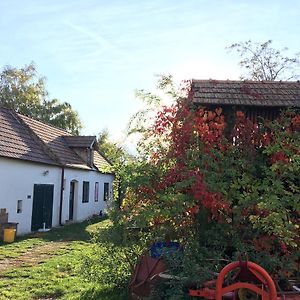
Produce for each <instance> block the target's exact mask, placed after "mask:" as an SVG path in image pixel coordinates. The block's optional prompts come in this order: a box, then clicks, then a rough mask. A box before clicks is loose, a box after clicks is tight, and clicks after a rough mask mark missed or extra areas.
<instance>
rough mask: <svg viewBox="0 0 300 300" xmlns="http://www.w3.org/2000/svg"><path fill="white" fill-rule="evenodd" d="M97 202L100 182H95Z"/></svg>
mask: <svg viewBox="0 0 300 300" xmlns="http://www.w3.org/2000/svg"><path fill="white" fill-rule="evenodd" d="M94 199H95V202H98V200H99V182H95V195H94Z"/></svg>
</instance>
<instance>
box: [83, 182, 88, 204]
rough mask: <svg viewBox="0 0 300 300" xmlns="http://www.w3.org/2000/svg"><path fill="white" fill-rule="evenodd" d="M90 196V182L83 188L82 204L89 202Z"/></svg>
mask: <svg viewBox="0 0 300 300" xmlns="http://www.w3.org/2000/svg"><path fill="white" fill-rule="evenodd" d="M89 194H90V183H89V182H88V181H84V182H83V186H82V203H88V202H89Z"/></svg>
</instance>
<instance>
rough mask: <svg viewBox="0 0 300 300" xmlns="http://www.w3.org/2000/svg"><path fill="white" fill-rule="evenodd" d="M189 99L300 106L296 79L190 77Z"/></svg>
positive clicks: (212, 102)
mask: <svg viewBox="0 0 300 300" xmlns="http://www.w3.org/2000/svg"><path fill="white" fill-rule="evenodd" d="M192 92H193V102H195V103H200V104H206V105H207V104H213V105H248V106H270V107H271V106H272V107H274V106H277V107H300V82H299V81H231V80H192Z"/></svg>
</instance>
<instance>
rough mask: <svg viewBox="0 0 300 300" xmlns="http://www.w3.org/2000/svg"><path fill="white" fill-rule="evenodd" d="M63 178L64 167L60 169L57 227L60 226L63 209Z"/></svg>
mask: <svg viewBox="0 0 300 300" xmlns="http://www.w3.org/2000/svg"><path fill="white" fill-rule="evenodd" d="M64 177H65V167H62V168H61V181H60V203H59V225H60V226H62V225H63V224H62V209H63V199H64Z"/></svg>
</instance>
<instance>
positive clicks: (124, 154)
mask: <svg viewBox="0 0 300 300" xmlns="http://www.w3.org/2000/svg"><path fill="white" fill-rule="evenodd" d="M97 144H98V148H99V149H100V152H101V153H102V154H103V155H104V157H106V158H107V159H108V160H109V162H110V163H111V164H112V168H111V169H109V170H107V171H110V172H113V173H114V174H115V180H114V198H115V199H117V200H118V204H119V206H120V205H121V203H122V200H123V198H124V195H125V193H126V188H127V186H128V180H129V178H130V176H131V165H132V163H133V161H134V160H135V158H134V156H133V155H131V154H130V153H129V152H128V151H127V150H126V149H125V148H124V147H122V146H121V145H120V144H119V143H117V142H112V141H111V140H110V137H109V133H108V131H107V130H102V131H101V132H100V133H99V135H98V138H97Z"/></svg>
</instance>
